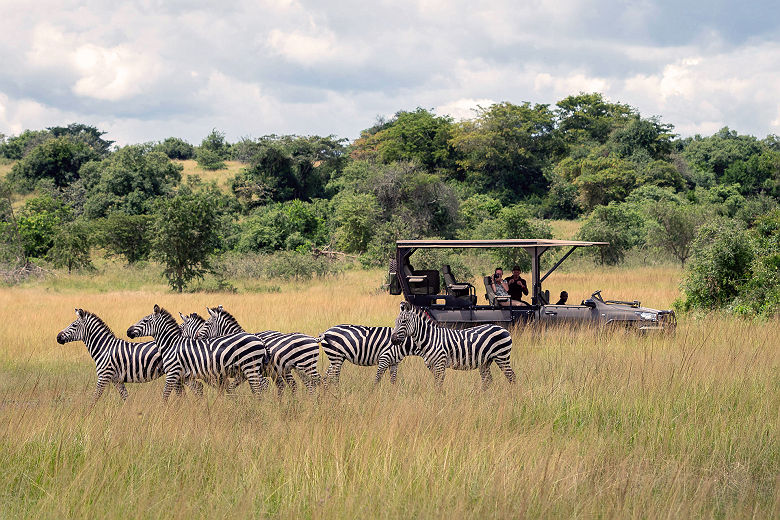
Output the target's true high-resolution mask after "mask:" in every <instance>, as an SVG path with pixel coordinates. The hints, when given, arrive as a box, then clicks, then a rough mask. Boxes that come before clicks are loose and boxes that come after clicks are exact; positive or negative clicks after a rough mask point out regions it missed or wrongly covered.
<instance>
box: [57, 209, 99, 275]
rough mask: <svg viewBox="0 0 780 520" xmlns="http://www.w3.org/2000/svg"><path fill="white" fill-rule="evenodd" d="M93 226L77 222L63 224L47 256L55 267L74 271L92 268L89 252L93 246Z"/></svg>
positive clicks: (88, 223) (80, 221)
mask: <svg viewBox="0 0 780 520" xmlns="http://www.w3.org/2000/svg"><path fill="white" fill-rule="evenodd" d="M92 226H93V224H91V223H90V222H86V221H83V220H75V221H73V222H67V223H65V224H63V225H62V226H61V227H60V229H59V230H58V231H57V234H56V235H55V237H54V244H53V246H52V248H51V249H49V252H48V254H47V255H46V256H47V257H48V259H49V261H51V263H52V264H53V265H54V267H67V268H68V273H70V272H72V271H73V269H81V268H85V267H92V263H91V262H90V258H89V252H90V249H91V246H92V229H91V227H92Z"/></svg>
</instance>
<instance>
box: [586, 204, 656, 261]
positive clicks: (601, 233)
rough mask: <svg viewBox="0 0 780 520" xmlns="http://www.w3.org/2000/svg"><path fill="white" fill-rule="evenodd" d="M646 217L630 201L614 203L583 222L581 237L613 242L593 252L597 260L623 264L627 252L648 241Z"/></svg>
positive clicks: (597, 210)
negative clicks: (627, 202)
mask: <svg viewBox="0 0 780 520" xmlns="http://www.w3.org/2000/svg"><path fill="white" fill-rule="evenodd" d="M644 225H645V222H644V219H643V218H642V215H641V214H640V213H639V212H638V211H637V210H636V209H634V208H632V207H631V206H630V205H628V204H619V203H616V202H610V203H609V204H608V205H606V206H598V207H596V208H595V209H594V210H593V212H592V213H591V214H590V216H589V217H588V219H587V220H586V221H585V222H584V223H583V225H582V227H581V228H580V231H579V233H578V235H577V238H578V239H579V240H587V241H591V242H609V245H607V246H599V247H597V248H595V251H593V254H594V257H595V259H596V261H597V262H600V263H601V264H602V265H603V264H608V265H614V264H619V263H620V262H622V261H623V258H624V257H625V255H626V252H627V251H628V250H629V249H631V248H633V247H636V246H638V245H641V244H642V243H643V242H644V236H645V232H644Z"/></svg>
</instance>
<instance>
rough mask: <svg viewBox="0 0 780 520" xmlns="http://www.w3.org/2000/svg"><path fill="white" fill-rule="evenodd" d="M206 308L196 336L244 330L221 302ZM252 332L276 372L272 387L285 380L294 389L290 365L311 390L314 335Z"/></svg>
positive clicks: (314, 375) (314, 371)
mask: <svg viewBox="0 0 780 520" xmlns="http://www.w3.org/2000/svg"><path fill="white" fill-rule="evenodd" d="M206 310H208V312H209V319H208V320H206V323H205V325H203V328H201V329H200V332H199V333H198V338H213V337H218V336H224V335H225V334H236V333H238V332H244V329H243V328H242V327H241V325H239V324H238V321H237V320H236V318H234V317H233V315H232V314H230V313H229V312H228V311H226V310H225V309H223V308H222V306H221V305H220V306H219V307H216V308H213V309H210V308H208V307H206ZM255 336H257V337H259V338H260V339H261V340H263V342H265V344H266V346H267V348H268V355H269V358H270V365H269V367H268V368H270V369H271V370H272V371H273V372H275V374H276V378H275V380H276V387H277V389H278V390H279V392H280V393H281V392H282V391H283V390H284V383H285V382H286V383H287V384H288V385H289V386H290V388H291V389H292V390H293V391H295V388H296V384H295V379H293V377H292V371H293V369H295V371H296V372H298V375H299V376H301V379H302V380H303V383H304V384H305V385H306V388H307V389H308V390H309V393H312V392H314V390H315V389H316V388H317V385H318V384H319V382H320V375H319V373H317V359H318V358H319V355H320V345H319V343H318V342H317V340H316V339H315V338H312V337H311V336H307V335H305V334H300V333H297V332H296V333H292V334H284V333H281V332H278V331H275V330H266V331H263V332H256V333H255ZM239 383H240V377H239Z"/></svg>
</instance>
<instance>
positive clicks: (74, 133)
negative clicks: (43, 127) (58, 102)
mask: <svg viewBox="0 0 780 520" xmlns="http://www.w3.org/2000/svg"><path fill="white" fill-rule="evenodd" d="M47 130H48V131H49V133H50V134H51V135H52V136H54V137H70V138H71V139H73V140H75V141H80V142H82V143H84V144H86V145H87V146H89V147H90V148H92V149H93V150H94V151H95V153H97V154H98V156H99V157H101V158H104V157H106V156H108V154H109V151H110V149H111V145H112V144H114V141H107V140H105V139H103V136H104V135H105V134H106V132H101V131H100V130H98V129H97V128H95V127H94V126H90V125H85V124H83V123H71V124H69V125H68V126H51V127H49V128H47Z"/></svg>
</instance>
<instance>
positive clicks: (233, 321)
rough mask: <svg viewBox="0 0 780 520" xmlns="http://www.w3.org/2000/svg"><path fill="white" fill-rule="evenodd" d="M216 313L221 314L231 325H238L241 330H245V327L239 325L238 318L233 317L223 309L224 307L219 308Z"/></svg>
mask: <svg viewBox="0 0 780 520" xmlns="http://www.w3.org/2000/svg"><path fill="white" fill-rule="evenodd" d="M216 311H217V312H219V314H220V315H221V316H222V317H223V318H224V319H225V321H227V322H228V323H230V324H231V325H236V326H237V327H238V328H240V329H241V330H244V327H242V326H241V324H240V323H238V320H237V319H236V317H235V316H233V315H232V314H230V313H229V312H228V311H226V310H225V309H223V308H222V306H220V307H217V308H216Z"/></svg>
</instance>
